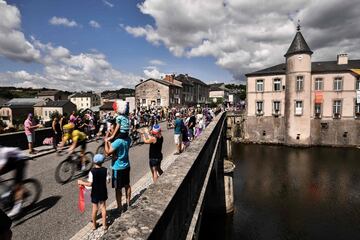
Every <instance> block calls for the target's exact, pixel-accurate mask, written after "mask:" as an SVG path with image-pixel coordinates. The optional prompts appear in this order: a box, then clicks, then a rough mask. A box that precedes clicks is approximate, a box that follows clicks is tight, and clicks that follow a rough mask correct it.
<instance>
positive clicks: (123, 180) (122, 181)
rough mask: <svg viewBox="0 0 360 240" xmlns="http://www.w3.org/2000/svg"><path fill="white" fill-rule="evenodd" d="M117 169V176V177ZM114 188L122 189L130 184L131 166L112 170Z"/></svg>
mask: <svg viewBox="0 0 360 240" xmlns="http://www.w3.org/2000/svg"><path fill="white" fill-rule="evenodd" d="M115 171H116V178H115ZM111 182H112V188H115V189H122V188H123V187H125V186H129V185H130V168H129V167H128V168H125V169H122V170H112V178H111Z"/></svg>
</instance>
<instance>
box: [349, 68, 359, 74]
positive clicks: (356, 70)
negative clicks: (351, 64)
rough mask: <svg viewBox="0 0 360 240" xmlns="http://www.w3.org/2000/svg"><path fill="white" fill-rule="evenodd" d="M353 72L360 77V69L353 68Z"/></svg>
mask: <svg viewBox="0 0 360 240" xmlns="http://www.w3.org/2000/svg"><path fill="white" fill-rule="evenodd" d="M351 71H352V72H353V73H355V74H357V75H359V76H360V69H359V68H353V69H351Z"/></svg>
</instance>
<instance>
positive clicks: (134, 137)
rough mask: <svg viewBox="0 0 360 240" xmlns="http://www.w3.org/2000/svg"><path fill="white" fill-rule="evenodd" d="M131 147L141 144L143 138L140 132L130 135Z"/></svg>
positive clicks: (136, 131) (133, 132)
mask: <svg viewBox="0 0 360 240" xmlns="http://www.w3.org/2000/svg"><path fill="white" fill-rule="evenodd" d="M129 137H130V147H133V146H135V145H139V144H140V143H141V136H140V133H139V131H138V130H136V129H135V130H133V131H132V132H131V133H130V135H129Z"/></svg>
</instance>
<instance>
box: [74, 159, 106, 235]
mask: <svg viewBox="0 0 360 240" xmlns="http://www.w3.org/2000/svg"><path fill="white" fill-rule="evenodd" d="M93 161H94V164H95V166H94V167H93V168H92V169H91V171H90V172H89V177H88V180H87V181H84V180H81V179H80V180H78V184H79V185H83V186H86V187H91V202H92V214H91V219H92V223H93V230H95V229H96V228H97V224H96V215H97V212H98V209H99V208H100V210H101V217H102V222H103V228H104V230H107V228H108V226H107V224H106V200H107V199H108V193H107V187H106V183H107V182H108V183H109V182H110V175H109V174H108V171H107V168H105V167H102V164H103V162H104V156H103V155H102V154H96V155H95V156H94V159H93Z"/></svg>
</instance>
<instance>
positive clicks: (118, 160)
mask: <svg viewBox="0 0 360 240" xmlns="http://www.w3.org/2000/svg"><path fill="white" fill-rule="evenodd" d="M129 146H130V138H129V137H127V138H126V139H122V138H117V139H116V140H115V141H114V142H113V143H111V142H110V141H109V139H108V137H106V138H105V153H106V155H107V156H109V155H112V154H114V157H113V161H112V165H111V168H112V187H113V188H115V196H116V202H117V207H118V210H119V211H121V210H122V202H121V198H122V192H121V191H122V189H123V188H125V195H126V205H125V209H124V211H126V209H127V207H128V206H130V198H131V187H130V163H129Z"/></svg>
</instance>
